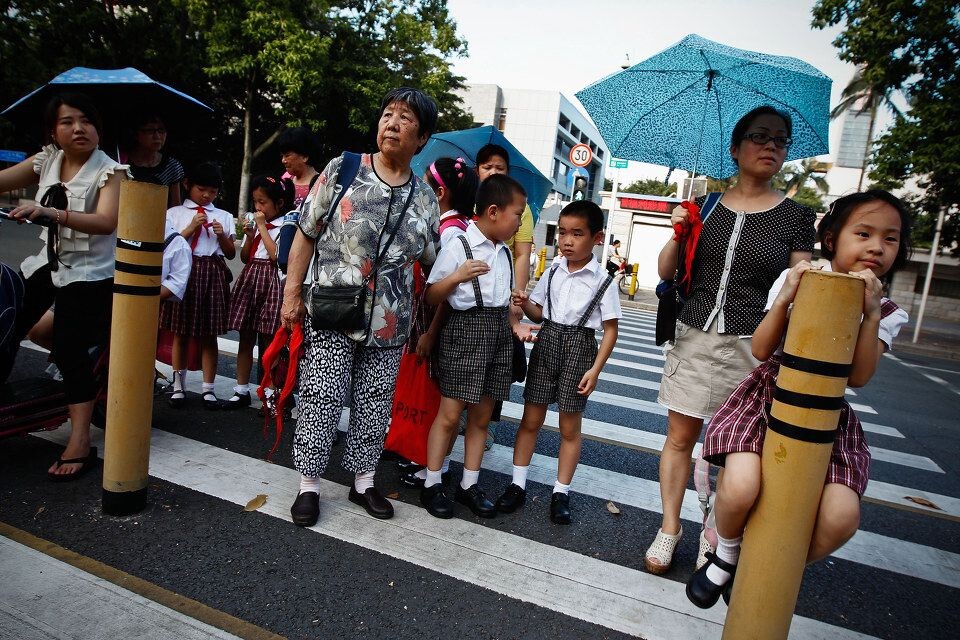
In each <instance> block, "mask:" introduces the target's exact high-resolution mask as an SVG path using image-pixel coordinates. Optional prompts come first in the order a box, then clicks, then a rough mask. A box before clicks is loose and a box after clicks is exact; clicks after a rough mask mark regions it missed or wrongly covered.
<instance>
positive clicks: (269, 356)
mask: <svg viewBox="0 0 960 640" xmlns="http://www.w3.org/2000/svg"><path fill="white" fill-rule="evenodd" d="M302 356H303V326H302V325H300V324H297V325H296V326H295V327H294V328H293V331H290V330H288V329H286V328H285V327H283V326H281V327H280V328H279V329H277V333H276V334H274V336H273V341H272V342H271V343H270V346H269V347H267V350H266V351H264V353H263V356H262V357H261V365H262V366H263V380H262V381H261V382H260V386H259V387H257V396H258V397H259V398H260V401H261V402H262V403H263V416H264V417H263V430H264V435H266V431H267V424H269V421H270V413H271V412H270V405H271V404H272V405H273V407H274V410H275V412H276V418H277V437H276V439H275V440H274V442H273V448H272V449H270V453H268V454H267V460H270V459H271V458H272V457H273V454H274V453H275V452H276V450H277V447H279V446H280V435H281V434H282V433H283V407H284V405H286V404H287V401H288V400H289V399H290V396H291V395H293V389H294V388H295V387H296V386H297V367H298V366H299V364H300V358H301V357H302ZM276 365H281V366H280V367H279V368H278V367H277V366H276ZM284 365H285V366H284ZM271 386H275V387H276V389H275V390H274V392H273V395H272V396H271V397H270V399H269V401H268V399H267V394H266V389H267V388H269V387H271Z"/></svg>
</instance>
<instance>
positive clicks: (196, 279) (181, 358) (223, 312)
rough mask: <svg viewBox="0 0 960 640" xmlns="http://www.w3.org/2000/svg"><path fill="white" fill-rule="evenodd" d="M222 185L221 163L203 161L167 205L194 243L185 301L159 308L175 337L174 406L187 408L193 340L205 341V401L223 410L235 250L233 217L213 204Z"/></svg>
mask: <svg viewBox="0 0 960 640" xmlns="http://www.w3.org/2000/svg"><path fill="white" fill-rule="evenodd" d="M222 184H223V176H222V175H221V173H220V167H218V166H217V165H215V164H213V163H211V162H204V163H201V164H199V165H197V166H195V167H193V168H192V169H191V170H190V171H189V172H188V173H187V177H186V179H185V180H184V186H185V187H186V189H187V199H186V200H184V201H183V204H182V205H179V206H176V207H171V208H170V209H167V222H168V223H169V224H171V225H172V226H173V228H174V229H180V230H181V231H180V235H181V236H183V237H184V238H185V239H186V241H187V242H189V243H190V248H191V249H192V250H193V266H192V267H191V269H190V280H189V281H188V282H187V290H186V292H185V293H184V294H183V301H182V302H175V301H167V302H164V303H163V305H162V306H161V307H160V327H161V328H162V329H168V330H170V331H171V332H172V333H173V334H174V336H173V353H172V357H171V360H172V362H173V369H174V371H173V394H172V395H171V396H170V406H172V407H174V408H177V409H178V408H181V407H183V405H184V403H185V402H186V395H185V393H184V389H185V387H184V384H185V378H186V373H187V349H188V346H189V343H190V341H191V340H198V341H199V342H200V344H201V361H202V368H203V395H202V399H203V406H204V408H206V409H219V408H220V400H218V399H217V396H216V395H215V394H214V392H213V383H214V379H215V377H216V375H217V336H218V335H220V334H223V333H226V332H227V317H228V316H227V312H228V311H229V309H230V271H229V269H228V268H227V263H226V261H225V260H224V258H226V259H227V260H230V259H232V258H233V257H234V256H235V255H237V247H236V245H235V244H234V238H235V237H236V231H235V229H236V225H235V224H234V221H233V216H232V215H230V213H229V212H227V211H224V210H223V209H217V208H216V207H215V206H213V201H214V200H215V199H216V197H217V193H219V191H220V187H221V186H222Z"/></svg>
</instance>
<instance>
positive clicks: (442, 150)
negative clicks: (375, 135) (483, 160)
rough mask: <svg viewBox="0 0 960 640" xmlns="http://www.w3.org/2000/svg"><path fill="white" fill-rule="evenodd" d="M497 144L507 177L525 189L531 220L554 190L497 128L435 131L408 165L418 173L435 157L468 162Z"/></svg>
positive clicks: (547, 179) (549, 182) (550, 183)
mask: <svg viewBox="0 0 960 640" xmlns="http://www.w3.org/2000/svg"><path fill="white" fill-rule="evenodd" d="M490 143H493V144H498V145H500V146H501V147H503V148H504V149H506V150H507V153H509V154H510V177H512V178H513V179H515V180H516V181H517V182H519V183H520V184H522V185H523V188H524V189H525V190H526V192H527V204H529V205H530V210H531V211H532V212H533V219H534V221H536V219H537V218H539V217H540V209H542V208H543V203H544V201H545V200H546V199H547V196H548V195H550V190H551V189H553V181H552V180H550V179H549V178H548V177H546V176H545V175H543V174H542V173H540V171H539V169H537V168H536V167H535V166H533V163H532V162H530V161H529V160H527V158H526V157H525V156H524V155H523V154H522V153H520V152H519V151H518V150H517V148H516V147H514V146H513V145H512V144H510V141H509V140H507V138H506V137H505V136H504V135H503V134H502V133H500V131H498V130H497V128H496V127H492V126H486V127H476V128H474V129H464V130H462V131H448V132H446V133H436V134H434V135H433V136H432V137H431V138H430V141H429V142H427V145H426V146H425V147H424V148H423V150H422V151H420V153H418V154H417V155H415V156H414V157H413V162H412V163H411V166H412V167H413V170H414V171H415V172H416V173H417V175H421V176H422V175H423V174H424V173H425V172H426V171H427V167H429V166H430V163H431V162H433V161H435V160H437V159H438V158H457V157H460V158H463V159H464V160H467V161H469V162H470V163H471V164H474V165H475V164H476V162H477V152H478V151H480V148H481V147H482V146H483V145H485V144H490Z"/></svg>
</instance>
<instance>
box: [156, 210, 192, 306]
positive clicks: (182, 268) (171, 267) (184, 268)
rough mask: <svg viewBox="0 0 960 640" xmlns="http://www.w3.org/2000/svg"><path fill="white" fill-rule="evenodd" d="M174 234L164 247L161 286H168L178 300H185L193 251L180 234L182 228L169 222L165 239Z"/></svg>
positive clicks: (164, 235) (164, 234) (165, 231)
mask: <svg viewBox="0 0 960 640" xmlns="http://www.w3.org/2000/svg"><path fill="white" fill-rule="evenodd" d="M171 234H172V235H173V238H172V239H171V240H170V242H169V244H167V246H166V247H164V248H163V268H162V270H161V275H160V284H161V286H164V287H166V288H167V289H169V290H170V293H172V294H173V297H174V298H176V299H177V300H183V292H184V291H186V290H187V281H188V280H189V279H190V268H191V267H192V266H193V252H192V251H190V244H189V243H188V242H187V241H186V240H184V238H183V236H181V235H180V230H179V229H176V228H174V226H173V225H171V224H170V223H169V222H167V226H166V229H165V230H164V232H163V238H164V241H166V239H167V238H169V237H170V236H171Z"/></svg>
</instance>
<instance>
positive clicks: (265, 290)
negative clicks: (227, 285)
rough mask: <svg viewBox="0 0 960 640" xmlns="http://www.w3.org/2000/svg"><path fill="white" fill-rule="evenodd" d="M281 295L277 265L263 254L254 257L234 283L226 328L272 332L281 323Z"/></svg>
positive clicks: (270, 333)
mask: <svg viewBox="0 0 960 640" xmlns="http://www.w3.org/2000/svg"><path fill="white" fill-rule="evenodd" d="M281 297H282V296H281V291H280V272H279V271H278V270H277V266H276V265H275V264H274V263H273V262H271V261H270V260H267V259H266V258H254V259H253V260H251V261H250V262H248V263H247V264H246V266H244V267H243V271H241V272H240V276H239V277H238V278H237V283H236V284H235V285H233V295H231V297H230V315H229V321H228V326H229V328H230V329H231V330H233V331H251V330H252V331H256V332H257V333H265V334H269V335H273V334H274V333H275V332H276V330H277V328H278V327H279V326H280V299H281Z"/></svg>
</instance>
